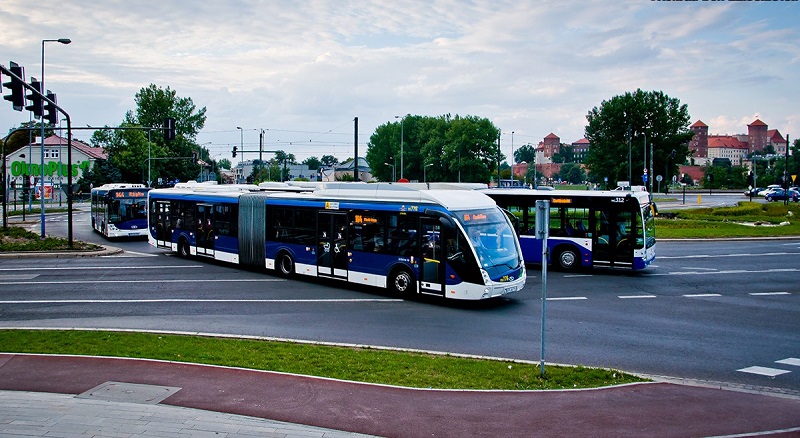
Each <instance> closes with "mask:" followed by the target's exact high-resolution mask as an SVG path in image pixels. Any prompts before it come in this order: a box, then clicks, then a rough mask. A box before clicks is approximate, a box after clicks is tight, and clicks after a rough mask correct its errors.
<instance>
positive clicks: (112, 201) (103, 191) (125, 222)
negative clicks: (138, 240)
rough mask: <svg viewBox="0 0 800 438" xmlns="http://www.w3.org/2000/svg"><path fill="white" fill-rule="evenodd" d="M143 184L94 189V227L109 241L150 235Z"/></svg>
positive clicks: (107, 185)
mask: <svg viewBox="0 0 800 438" xmlns="http://www.w3.org/2000/svg"><path fill="white" fill-rule="evenodd" d="M149 190H150V189H149V188H147V187H145V186H144V185H143V184H125V183H118V184H105V185H102V186H100V187H95V188H93V189H92V195H91V218H92V228H93V229H94V230H95V231H97V232H98V233H100V234H102V235H103V236H105V237H107V238H116V237H142V238H144V237H145V236H147V192H148V191H149Z"/></svg>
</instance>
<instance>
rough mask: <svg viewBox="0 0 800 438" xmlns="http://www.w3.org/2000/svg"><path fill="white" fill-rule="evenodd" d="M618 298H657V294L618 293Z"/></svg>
mask: <svg viewBox="0 0 800 438" xmlns="http://www.w3.org/2000/svg"><path fill="white" fill-rule="evenodd" d="M617 298H622V299H623V300H629V299H637V298H656V296H655V295H650V294H648V295H618V296H617Z"/></svg>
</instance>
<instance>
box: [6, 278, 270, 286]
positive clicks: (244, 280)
mask: <svg viewBox="0 0 800 438" xmlns="http://www.w3.org/2000/svg"><path fill="white" fill-rule="evenodd" d="M272 281H286V280H283V279H280V278H231V279H224V278H206V279H194V278H193V279H174V280H144V279H139V280H72V281H65V280H58V281H37V282H36V283H35V284H37V285H39V284H116V283H229V282H230V283H255V282H272ZM0 284H2V285H13V284H24V285H28V286H30V285H31V284H32V283H23V282H20V281H3V282H0Z"/></svg>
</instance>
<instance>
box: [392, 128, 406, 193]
mask: <svg viewBox="0 0 800 438" xmlns="http://www.w3.org/2000/svg"><path fill="white" fill-rule="evenodd" d="M394 118H395V119H400V179H403V120H405V118H406V116H403V117H400V116H394Z"/></svg>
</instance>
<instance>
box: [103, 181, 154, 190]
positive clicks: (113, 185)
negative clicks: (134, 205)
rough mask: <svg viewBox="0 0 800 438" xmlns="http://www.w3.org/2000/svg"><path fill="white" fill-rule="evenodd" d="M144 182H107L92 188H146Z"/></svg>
mask: <svg viewBox="0 0 800 438" xmlns="http://www.w3.org/2000/svg"><path fill="white" fill-rule="evenodd" d="M147 188H148V187H145V185H144V184H130V183H109V184H103V185H102V186H98V187H94V188H93V189H92V190H114V189H147Z"/></svg>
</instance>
